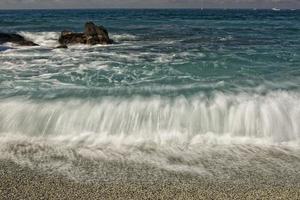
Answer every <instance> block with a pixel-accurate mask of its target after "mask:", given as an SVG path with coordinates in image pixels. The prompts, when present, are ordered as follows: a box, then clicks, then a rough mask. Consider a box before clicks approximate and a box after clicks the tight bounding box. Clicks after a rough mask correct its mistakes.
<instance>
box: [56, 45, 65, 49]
mask: <svg viewBox="0 0 300 200" xmlns="http://www.w3.org/2000/svg"><path fill="white" fill-rule="evenodd" d="M67 48H68V46H67V45H65V44H62V45H59V46H57V47H56V49H67Z"/></svg>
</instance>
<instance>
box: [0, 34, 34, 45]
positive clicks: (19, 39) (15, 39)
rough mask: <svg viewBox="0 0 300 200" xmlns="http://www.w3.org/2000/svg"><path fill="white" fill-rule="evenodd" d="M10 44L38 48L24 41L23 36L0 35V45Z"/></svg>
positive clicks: (32, 43) (30, 42)
mask: <svg viewBox="0 0 300 200" xmlns="http://www.w3.org/2000/svg"><path fill="white" fill-rule="evenodd" d="M6 42H11V43H14V44H18V45H21V46H38V44H36V43H34V42H32V41H29V40H26V39H25V38H24V37H23V36H21V35H18V34H15V33H0V44H3V43H6Z"/></svg>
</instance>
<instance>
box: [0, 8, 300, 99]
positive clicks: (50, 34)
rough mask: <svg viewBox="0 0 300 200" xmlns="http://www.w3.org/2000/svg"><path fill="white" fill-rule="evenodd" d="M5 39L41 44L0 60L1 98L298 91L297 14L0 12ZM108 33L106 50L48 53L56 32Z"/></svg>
mask: <svg viewBox="0 0 300 200" xmlns="http://www.w3.org/2000/svg"><path fill="white" fill-rule="evenodd" d="M0 17H1V21H0V28H1V30H2V31H4V32H23V34H24V35H25V36H27V37H28V38H30V39H33V40H34V41H35V42H37V43H39V44H40V45H41V47H40V48H22V49H18V48H17V49H14V50H11V51H5V52H2V53H1V57H0V59H1V60H0V62H1V63H2V65H1V69H0V70H1V72H0V74H1V77H0V81H1V90H0V96H1V98H6V97H15V96H24V97H26V98H27V97H30V98H39V99H40V98H61V97H76V98H87V97H91V98H94V97H103V96H107V95H109V96H110V95H113V96H126V95H130V96H132V95H142V96H144V95H146V96H151V95H163V96H178V95H184V96H189V95H194V94H198V93H211V92H216V91H222V92H226V93H227V92H241V91H245V92H270V91H274V90H288V91H290V90H298V89H299V85H300V79H299V73H300V71H299V70H300V68H299V64H300V56H299V52H300V48H299V45H300V39H299V33H300V14H299V11H280V12H276V11H267V10H266V11H252V10H243V11H238V10H77V11H76V10H73V11H1V12H0ZM86 21H94V22H95V23H97V24H102V25H104V26H105V27H107V28H108V30H109V32H110V34H111V37H112V38H113V39H114V40H115V41H116V42H117V43H116V44H114V45H111V46H106V47H101V46H99V47H92V48H88V47H73V48H71V49H69V50H63V51H62V50H53V49H52V48H51V47H53V46H56V42H55V40H56V39H57V37H58V34H59V32H60V31H62V30H64V29H67V30H74V31H82V30H83V25H84V23H85V22H86Z"/></svg>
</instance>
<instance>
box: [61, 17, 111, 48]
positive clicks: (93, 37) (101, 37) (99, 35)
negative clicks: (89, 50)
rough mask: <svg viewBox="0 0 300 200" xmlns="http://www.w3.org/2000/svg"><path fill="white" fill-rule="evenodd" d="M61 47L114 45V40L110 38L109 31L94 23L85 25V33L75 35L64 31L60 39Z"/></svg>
mask: <svg viewBox="0 0 300 200" xmlns="http://www.w3.org/2000/svg"><path fill="white" fill-rule="evenodd" d="M58 42H59V43H60V44H61V45H68V44H89V45H96V44H112V43H113V40H111V39H110V38H109V35H108V32H107V30H106V29H105V28H104V27H103V26H96V25H95V24H94V23H93V22H87V23H86V24H85V30H84V33H73V32H70V31H63V32H62V33H61V36H60V37H59V39H58Z"/></svg>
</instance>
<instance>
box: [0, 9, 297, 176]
mask: <svg viewBox="0 0 300 200" xmlns="http://www.w3.org/2000/svg"><path fill="white" fill-rule="evenodd" d="M88 21H93V22H94V23H95V24H97V25H103V26H104V27H106V28H107V30H108V32H109V35H110V37H111V38H112V39H113V40H114V41H115V42H114V44H111V45H95V46H88V45H70V46H69V48H68V49H57V48H55V47H56V46H58V45H59V44H58V38H59V36H60V33H61V31H63V30H70V31H75V32H83V30H84V24H85V23H86V22H88ZM0 30H1V32H8V33H18V34H20V35H22V36H24V37H25V38H26V39H28V40H32V41H33V42H35V43H37V44H39V46H36V47H24V46H23V47H21V46H17V45H15V44H10V43H5V44H1V45H0V152H1V153H0V160H11V161H13V162H15V163H18V164H20V165H24V166H27V167H31V168H33V169H37V170H42V171H45V172H51V173H59V174H63V175H67V176H68V177H70V178H72V179H76V180H82V179H84V180H91V179H97V177H100V178H101V180H105V181H109V180H113V179H114V177H113V176H112V175H110V174H109V173H108V174H103V173H102V172H101V170H100V168H101V166H102V167H103V163H105V162H117V163H133V165H134V164H141V165H146V166H154V167H156V168H160V169H163V170H167V171H172V172H174V173H190V174H195V175H196V176H204V177H211V178H214V177H219V178H220V177H221V178H222V179H226V178H229V179H230V178H232V177H237V176H238V175H239V174H241V173H244V174H247V173H248V172H250V171H251V172H253V171H256V172H257V173H261V174H264V175H270V176H274V175H276V176H277V177H278V179H280V178H282V177H294V178H297V177H298V178H299V174H300V11H299V10H230V9H229V10H214V9H185V10H183V9H138V10H135V9H90V10H1V11H0ZM78 160H80V162H81V164H80V165H79V164H78V162H79V161H78ZM82 160H85V161H86V160H87V161H86V162H87V163H89V164H88V166H91V167H93V169H92V171H93V172H91V169H88V168H89V167H88V166H84V164H83V161H82ZM77 161H78V162H77ZM91 163H93V164H91ZM119 173H121V172H119ZM114 174H116V172H114ZM136 174H138V172H135V178H136V179H138V176H137V175H136ZM281 175H282V176H281ZM123 178H124V177H123ZM127 178H128V179H130V177H127ZM290 180H291V179H290V178H289V180H287V181H290ZM298 181H299V179H298Z"/></svg>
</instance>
